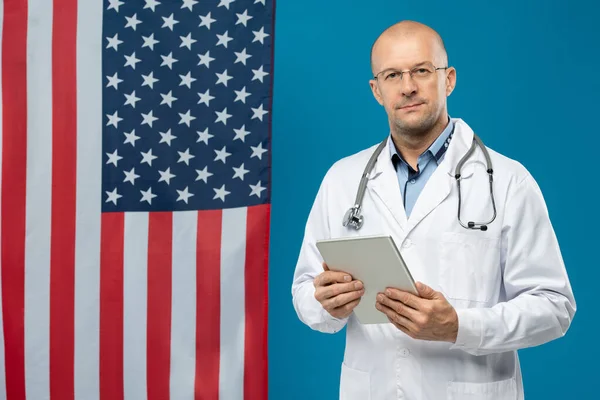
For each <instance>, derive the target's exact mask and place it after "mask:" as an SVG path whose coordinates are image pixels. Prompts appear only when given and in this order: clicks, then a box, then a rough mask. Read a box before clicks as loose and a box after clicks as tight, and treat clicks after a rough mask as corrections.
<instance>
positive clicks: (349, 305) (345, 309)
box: [332, 297, 361, 313]
mask: <svg viewBox="0 0 600 400" xmlns="http://www.w3.org/2000/svg"><path fill="white" fill-rule="evenodd" d="M360 299H361V298H360V297H359V298H358V299H356V300H352V301H350V302H348V303H346V304H344V305H343V306H339V307H336V308H334V309H333V310H332V312H334V313H338V312H341V313H345V312H348V311H352V310H354V307H356V306H357V305H358V303H360Z"/></svg>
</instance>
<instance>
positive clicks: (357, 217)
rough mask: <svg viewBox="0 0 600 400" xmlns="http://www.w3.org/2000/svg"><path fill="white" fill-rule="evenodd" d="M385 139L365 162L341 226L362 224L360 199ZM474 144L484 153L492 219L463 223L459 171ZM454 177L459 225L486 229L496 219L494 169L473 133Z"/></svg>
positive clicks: (358, 227) (384, 144) (473, 149)
mask: <svg viewBox="0 0 600 400" xmlns="http://www.w3.org/2000/svg"><path fill="white" fill-rule="evenodd" d="M387 141H388V139H387V138H386V139H385V140H384V141H382V142H381V143H380V144H379V146H377V149H375V152H374V153H373V154H372V155H371V158H370V159H369V162H368V163H367V165H366V167H365V170H364V172H363V174H362V177H361V179H360V185H359V186H358V192H357V193H356V200H355V201H354V206H352V207H351V208H350V209H349V210H348V211H346V214H345V215H344V221H343V223H342V224H343V226H348V225H349V226H351V227H352V228H354V229H356V230H358V229H360V228H361V227H362V226H363V223H364V219H363V216H362V215H361V207H362V200H363V197H364V195H365V190H366V189H367V181H368V179H369V174H370V173H371V171H372V170H373V166H374V165H375V162H376V161H377V157H378V156H379V154H381V151H382V150H383V148H384V147H385V146H386V143H387ZM475 146H479V147H480V148H481V150H482V151H483V154H484V155H485V160H486V165H487V173H488V176H489V181H490V196H491V198H492V207H493V209H494V214H493V216H492V219H490V220H489V221H488V222H473V221H469V222H468V223H467V224H466V225H465V224H464V223H463V222H462V221H461V219H460V208H461V196H460V181H461V179H462V177H461V174H460V171H461V168H462V166H463V164H464V163H465V162H466V161H467V159H468V158H469V157H470V156H471V154H473V152H474V151H475ZM454 179H456V183H457V185H458V222H459V223H460V225H461V226H462V227H463V228H466V229H480V230H482V231H486V230H487V228H488V227H487V226H488V225H489V224H491V223H492V222H493V221H494V220H495V219H496V202H495V201H494V188H493V181H494V170H493V169H492V160H491V159H490V155H489V153H488V151H487V149H486V148H485V146H484V145H483V142H482V141H481V139H480V138H479V137H478V136H477V135H475V134H474V135H473V143H472V144H471V148H470V149H469V151H467V153H466V154H465V155H464V156H463V158H461V159H460V161H459V162H458V164H456V170H455V173H454Z"/></svg>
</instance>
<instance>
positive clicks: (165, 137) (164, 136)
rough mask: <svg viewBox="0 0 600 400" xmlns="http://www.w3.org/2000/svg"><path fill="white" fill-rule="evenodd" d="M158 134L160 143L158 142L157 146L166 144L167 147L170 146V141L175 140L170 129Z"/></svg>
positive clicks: (175, 137)
mask: <svg viewBox="0 0 600 400" xmlns="http://www.w3.org/2000/svg"><path fill="white" fill-rule="evenodd" d="M158 133H160V137H161V139H160V142H158V143H159V144H160V143H166V144H167V145H168V146H171V141H172V140H174V139H177V136H173V135H171V130H170V129H169V130H168V131H166V132H158Z"/></svg>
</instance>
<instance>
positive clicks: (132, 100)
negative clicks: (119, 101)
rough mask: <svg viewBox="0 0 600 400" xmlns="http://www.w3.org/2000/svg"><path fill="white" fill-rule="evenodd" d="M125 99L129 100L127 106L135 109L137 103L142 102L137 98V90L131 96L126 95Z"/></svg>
mask: <svg viewBox="0 0 600 400" xmlns="http://www.w3.org/2000/svg"><path fill="white" fill-rule="evenodd" d="M125 98H126V99H127V101H126V102H125V105H127V104H129V105H131V107H133V108H135V103H137V102H138V101H140V100H141V99H140V98H139V97H136V95H135V90H134V91H133V92H131V94H125Z"/></svg>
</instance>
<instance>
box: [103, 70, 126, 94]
mask: <svg viewBox="0 0 600 400" xmlns="http://www.w3.org/2000/svg"><path fill="white" fill-rule="evenodd" d="M106 79H108V85H106V87H111V86H112V87H114V88H115V89H117V90H118V89H119V83H121V82H123V79H119V76H118V74H117V72H115V74H114V75H113V76H108V75H107V76H106Z"/></svg>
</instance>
